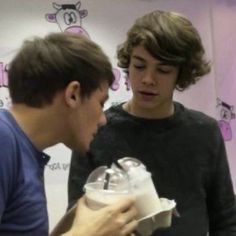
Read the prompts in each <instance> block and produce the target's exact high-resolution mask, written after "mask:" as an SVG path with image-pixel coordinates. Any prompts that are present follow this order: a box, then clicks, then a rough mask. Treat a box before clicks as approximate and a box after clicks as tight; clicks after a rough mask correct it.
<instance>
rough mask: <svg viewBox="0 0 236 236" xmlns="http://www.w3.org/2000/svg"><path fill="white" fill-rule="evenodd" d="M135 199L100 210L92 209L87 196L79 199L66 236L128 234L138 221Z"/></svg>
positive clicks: (115, 235) (118, 235) (124, 235)
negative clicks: (88, 204) (86, 198)
mask: <svg viewBox="0 0 236 236" xmlns="http://www.w3.org/2000/svg"><path fill="white" fill-rule="evenodd" d="M133 204H134V199H128V198H127V199H124V200H121V201H119V202H116V203H114V204H112V205H109V206H106V207H104V208H102V209H100V210H96V211H94V210H91V209H89V208H88V206H87V205H86V200H85V197H82V198H81V199H80V200H79V201H78V206H77V208H76V212H75V219H74V222H73V225H72V228H71V229H70V231H69V232H68V233H66V234H65V236H69V235H71V236H76V235H78V236H111V235H112V236H128V235H131V233H132V232H133V231H134V229H135V228H136V227H137V225H138V223H137V221H136V220H135V219H134V218H135V216H136V215H137V211H136V209H135V208H134V206H133Z"/></svg>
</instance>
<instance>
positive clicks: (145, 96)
mask: <svg viewBox="0 0 236 236" xmlns="http://www.w3.org/2000/svg"><path fill="white" fill-rule="evenodd" d="M139 94H140V96H141V98H142V100H143V101H147V102H149V101H152V100H153V99H155V98H156V97H157V96H158V95H159V94H158V93H156V92H151V91H139Z"/></svg>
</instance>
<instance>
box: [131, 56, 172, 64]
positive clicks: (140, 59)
mask: <svg viewBox="0 0 236 236" xmlns="http://www.w3.org/2000/svg"><path fill="white" fill-rule="evenodd" d="M132 57H133V58H134V59H137V60H139V61H142V62H146V60H145V59H144V58H143V57H141V56H138V55H133V56H132ZM157 65H160V66H171V64H170V63H168V62H166V61H159V62H158V63H157Z"/></svg>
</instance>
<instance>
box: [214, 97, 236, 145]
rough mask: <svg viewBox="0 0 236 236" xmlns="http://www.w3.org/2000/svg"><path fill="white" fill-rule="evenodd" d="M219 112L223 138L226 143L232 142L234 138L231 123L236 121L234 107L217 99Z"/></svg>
mask: <svg viewBox="0 0 236 236" xmlns="http://www.w3.org/2000/svg"><path fill="white" fill-rule="evenodd" d="M217 110H218V114H219V117H220V119H219V121H218V122H219V126H220V130H221V133H222V135H223V138H224V140H225V141H230V140H232V137H233V134H232V128H231V126H230V122H231V120H232V119H235V113H234V112H233V110H234V106H231V105H229V104H227V103H226V102H224V101H222V100H221V99H219V98H217Z"/></svg>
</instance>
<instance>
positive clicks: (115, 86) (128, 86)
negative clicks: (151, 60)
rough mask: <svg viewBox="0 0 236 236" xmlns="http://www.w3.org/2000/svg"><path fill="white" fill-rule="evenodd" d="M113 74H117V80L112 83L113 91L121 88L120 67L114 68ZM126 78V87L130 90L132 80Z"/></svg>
mask: <svg viewBox="0 0 236 236" xmlns="http://www.w3.org/2000/svg"><path fill="white" fill-rule="evenodd" d="M112 70H113V74H114V76H115V80H114V82H113V84H112V85H111V89H112V90H113V91H116V90H118V89H119V88H120V80H121V72H120V70H119V69H118V68H113V69H112ZM124 79H125V87H126V90H127V91H128V90H130V82H129V80H128V78H127V77H126V78H124Z"/></svg>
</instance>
